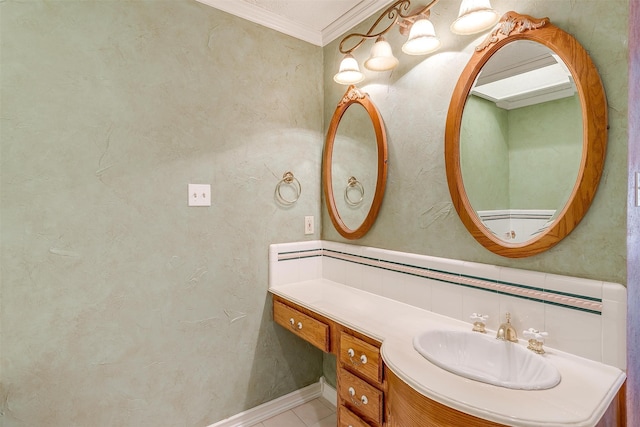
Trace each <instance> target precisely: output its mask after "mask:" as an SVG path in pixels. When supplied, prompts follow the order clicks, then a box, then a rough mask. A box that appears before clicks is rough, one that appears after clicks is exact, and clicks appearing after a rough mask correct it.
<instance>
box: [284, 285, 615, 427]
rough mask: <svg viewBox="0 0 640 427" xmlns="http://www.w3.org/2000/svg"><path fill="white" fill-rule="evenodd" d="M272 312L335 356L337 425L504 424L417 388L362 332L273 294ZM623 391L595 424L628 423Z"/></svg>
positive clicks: (491, 426) (490, 426)
mask: <svg viewBox="0 0 640 427" xmlns="http://www.w3.org/2000/svg"><path fill="white" fill-rule="evenodd" d="M273 317H274V320H275V322H276V323H278V324H279V325H281V326H283V327H284V328H286V329H288V330H290V331H291V332H293V333H294V334H296V335H298V336H299V337H301V338H302V339H304V340H306V341H308V342H310V343H311V344H313V345H315V346H316V347H318V348H319V349H321V350H322V351H324V352H326V353H332V354H335V355H336V356H337V363H338V367H337V370H336V372H337V381H338V390H337V392H338V427H424V426H429V427H457V426H465V427H502V426H504V425H503V424H499V423H495V422H492V421H487V420H483V419H480V418H476V417H474V416H472V415H469V414H465V413H464V412H460V411H458V410H455V409H452V408H450V407H448V406H446V405H443V404H440V403H438V402H436V401H434V400H431V399H429V398H428V397H426V396H424V395H422V394H420V393H419V392H417V391H416V390H414V389H413V388H412V387H411V386H409V385H408V384H407V383H405V382H404V381H403V380H402V379H400V378H399V377H398V376H397V375H395V374H394V373H393V372H392V371H391V370H389V369H387V368H385V366H384V363H383V361H382V357H381V355H380V346H381V343H380V342H378V341H376V340H374V339H372V338H370V337H368V336H366V335H363V334H360V333H358V332H356V331H354V330H351V329H349V328H347V327H346V326H344V325H342V324H340V323H337V322H335V321H333V320H330V319H328V318H326V317H324V316H322V315H320V314H318V313H316V312H314V311H312V310H309V309H306V308H304V307H301V306H299V305H297V304H295V303H292V302H291V301H288V300H286V299H284V298H282V297H279V296H277V295H274V296H273ZM624 396H625V387H624V385H623V387H622V388H621V389H620V391H619V392H618V394H617V396H616V397H615V398H614V400H613V402H611V404H610V406H609V408H608V410H607V411H606V412H605V414H604V416H603V417H602V419H601V420H600V421H599V422H598V424H597V425H596V427H624V426H625V425H626V423H625V418H626V417H625V404H624V403H625V399H624ZM363 397H364V398H363ZM365 402H366V403H365Z"/></svg>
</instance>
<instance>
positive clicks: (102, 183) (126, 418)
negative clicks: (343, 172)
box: [0, 0, 323, 427]
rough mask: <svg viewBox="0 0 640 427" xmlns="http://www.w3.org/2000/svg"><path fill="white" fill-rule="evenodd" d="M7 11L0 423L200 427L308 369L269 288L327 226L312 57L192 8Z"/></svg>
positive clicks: (131, 5)
mask: <svg viewBox="0 0 640 427" xmlns="http://www.w3.org/2000/svg"><path fill="white" fill-rule="evenodd" d="M0 13H1V22H0V36H1V43H2V45H1V55H2V56H1V58H0V59H1V72H2V74H1V79H0V83H1V90H2V92H1V95H2V106H1V108H2V111H1V117H0V126H2V128H1V132H2V133H1V144H2V145H1V151H0V161H1V163H0V166H1V169H0V171H1V185H2V186H1V195H0V197H1V199H0V202H1V208H2V210H1V222H0V227H1V228H0V234H1V236H2V252H1V265H2V277H1V279H2V283H1V307H0V308H1V318H0V321H1V328H2V329H1V331H0V335H1V352H2V354H1V355H2V359H1V383H2V384H1V386H2V388H1V390H0V406H1V409H0V424H3V425H4V426H5V427H18V426H20V427H32V426H45V425H46V426H55V427H68V426H96V427H98V426H104V427H107V426H109V427H111V426H178V425H180V426H206V425H210V424H212V423H214V422H216V421H218V420H220V419H223V418H226V417H228V416H231V415H233V414H236V413H238V412H240V411H243V410H246V409H248V408H250V407H253V406H256V405H258V404H260V403H263V402H265V401H268V400H271V399H273V398H275V397H279V396H280V395H283V394H285V393H287V392H290V391H292V390H295V389H298V388H300V387H302V386H305V385H308V384H310V383H312V382H315V381H317V379H318V378H319V377H320V375H321V374H322V355H321V352H320V351H319V350H316V349H314V348H312V347H311V346H310V345H306V344H303V342H302V341H301V340H299V339H298V338H296V337H295V336H293V335H292V334H291V333H290V332H287V331H285V330H283V329H282V328H280V327H278V326H275V325H274V324H273V323H272V321H271V320H270V318H271V314H270V309H269V302H270V300H269V298H268V297H267V285H268V284H267V280H268V245H269V244H270V243H277V242H286V241H296V240H303V239H305V238H311V239H313V238H316V239H317V238H318V237H319V235H318V234H316V235H315V236H314V235H312V236H305V235H304V234H303V217H304V215H315V216H316V217H319V215H320V204H319V200H320V164H321V155H322V145H323V129H322V49H321V48H319V47H316V46H312V45H310V44H308V43H305V42H302V41H299V40H296V39H294V38H291V37H288V36H284V35H282V34H280V33H277V32H275V31H271V30H268V29H266V28H264V27H261V26H257V25H255V24H252V23H250V22H248V21H245V20H242V19H238V18H234V17H231V16H230V15H227V14H225V13H222V12H220V11H218V10H216V9H214V8H211V7H208V6H205V5H203V4H200V3H197V2H195V1H191V0H167V1H162V0H154V1H140V0H136V1H73V0H69V1H36V0H30V1H26V2H22V1H11V0H8V1H3V2H0ZM287 170H291V171H292V172H294V174H295V176H296V177H297V178H298V179H299V180H300V182H301V183H302V188H303V192H302V195H301V197H300V199H299V200H298V202H297V203H296V204H295V205H293V206H291V207H287V208H283V207H280V206H279V205H278V204H277V203H276V201H275V199H274V190H275V186H276V183H277V182H278V180H279V179H280V178H281V177H282V174H283V173H284V172H286V171H287ZM188 183H210V184H211V185H212V193H213V206H211V207H210V208H189V207H187V184H188Z"/></svg>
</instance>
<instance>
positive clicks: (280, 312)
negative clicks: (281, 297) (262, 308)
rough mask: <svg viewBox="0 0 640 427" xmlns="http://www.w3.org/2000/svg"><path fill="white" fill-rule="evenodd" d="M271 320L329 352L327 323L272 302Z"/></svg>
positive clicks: (277, 302)
mask: <svg viewBox="0 0 640 427" xmlns="http://www.w3.org/2000/svg"><path fill="white" fill-rule="evenodd" d="M273 320H275V322H276V323H277V324H279V325H281V326H283V327H285V328H287V329H289V330H290V331H291V332H293V333H294V334H296V335H298V336H299V337H300V338H302V339H304V340H306V341H308V342H310V343H311V344H313V345H314V346H316V347H318V348H319V349H320V350H322V351H324V352H325V353H328V352H329V325H327V324H326V323H323V322H321V321H319V320H316V319H314V318H313V317H310V316H307V315H306V314H304V313H302V312H300V311H298V310H296V309H295V308H292V307H289V306H288V305H285V304H283V303H281V302H279V301H274V302H273Z"/></svg>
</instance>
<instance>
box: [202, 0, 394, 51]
mask: <svg viewBox="0 0 640 427" xmlns="http://www.w3.org/2000/svg"><path fill="white" fill-rule="evenodd" d="M197 1H199V2H200V3H204V4H207V5H209V6H212V7H215V8H216V9H220V10H222V11H224V12H227V13H230V14H232V15H235V16H239V17H240V18H244V19H247V20H249V21H251V22H255V23H256V24H260V25H263V26H265V27H268V28H271V29H273V30H276V31H279V32H281V33H284V34H288V35H290V36H293V37H295V38H298V39H300V40H304V41H306V42H309V43H312V44H315V45H317V46H325V45H326V44H328V43H330V42H332V41H333V40H335V39H337V38H338V37H340V36H341V35H342V34H343V33H345V32H346V31H348V30H350V29H351V28H353V27H354V26H355V25H357V24H359V23H360V22H362V21H364V20H365V19H367V18H368V17H369V16H371V15H373V14H374V13H375V12H377V11H378V10H379V9H381V8H383V7H384V6H387V5H388V4H390V3H391V2H392V1H393V0H197Z"/></svg>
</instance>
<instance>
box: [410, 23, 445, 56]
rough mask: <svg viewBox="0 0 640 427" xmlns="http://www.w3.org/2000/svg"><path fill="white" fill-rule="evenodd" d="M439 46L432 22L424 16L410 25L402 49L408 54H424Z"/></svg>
mask: <svg viewBox="0 0 640 427" xmlns="http://www.w3.org/2000/svg"><path fill="white" fill-rule="evenodd" d="M439 47H440V39H438V38H437V37H436V31H435V29H434V28H433V24H432V23H431V21H429V20H428V19H426V18H422V19H418V20H417V21H416V22H414V23H413V25H412V26H411V30H410V31H409V38H408V39H407V41H406V43H405V44H403V45H402V51H403V52H404V53H406V54H408V55H426V54H427V53H431V52H434V51H436V50H438V48H439Z"/></svg>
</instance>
